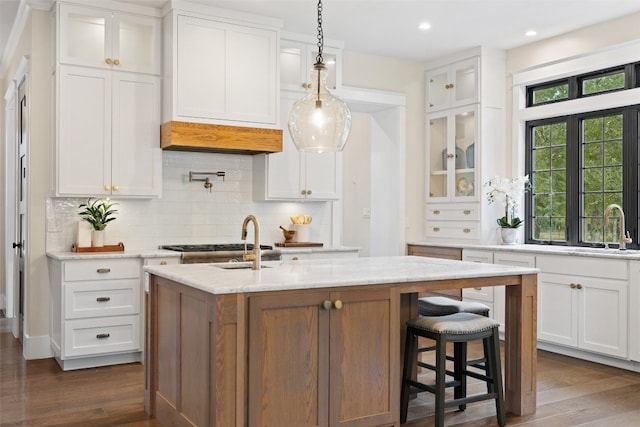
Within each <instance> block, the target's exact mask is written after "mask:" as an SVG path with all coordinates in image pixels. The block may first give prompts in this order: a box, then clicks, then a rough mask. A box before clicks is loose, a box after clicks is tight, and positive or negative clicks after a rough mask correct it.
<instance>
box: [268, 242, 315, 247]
mask: <svg viewBox="0 0 640 427" xmlns="http://www.w3.org/2000/svg"><path fill="white" fill-rule="evenodd" d="M276 246H277V247H279V248H310V247H320V248H321V247H322V246H324V243H315V242H277V243H276Z"/></svg>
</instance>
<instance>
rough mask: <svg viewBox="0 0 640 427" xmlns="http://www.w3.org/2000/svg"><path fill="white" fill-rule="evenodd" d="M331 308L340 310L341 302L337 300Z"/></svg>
mask: <svg viewBox="0 0 640 427" xmlns="http://www.w3.org/2000/svg"><path fill="white" fill-rule="evenodd" d="M333 306H334V307H335V309H336V310H340V309H341V308H342V301H340V300H339V299H337V300H335V301H334V302H333Z"/></svg>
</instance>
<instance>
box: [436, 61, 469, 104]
mask: <svg viewBox="0 0 640 427" xmlns="http://www.w3.org/2000/svg"><path fill="white" fill-rule="evenodd" d="M478 88H479V86H478V58H471V59H468V60H464V61H460V62H457V63H455V64H453V65H447V66H444V67H441V68H436V69H433V70H430V71H427V111H428V112H429V111H438V110H442V109H445V108H454V107H458V106H461V105H467V104H473V103H475V102H478Z"/></svg>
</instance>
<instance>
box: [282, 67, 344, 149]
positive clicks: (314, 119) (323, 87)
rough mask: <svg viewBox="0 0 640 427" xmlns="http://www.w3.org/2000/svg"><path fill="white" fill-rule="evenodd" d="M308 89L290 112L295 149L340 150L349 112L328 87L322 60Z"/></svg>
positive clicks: (314, 69) (289, 125)
mask: <svg viewBox="0 0 640 427" xmlns="http://www.w3.org/2000/svg"><path fill="white" fill-rule="evenodd" d="M311 81H312V82H313V84H312V85H311V88H310V89H309V92H308V93H307V94H306V95H305V96H304V97H303V98H302V99H299V100H298V101H296V102H295V103H294V104H293V107H292V108H291V111H289V120H288V127H289V133H290V134H291V138H292V139H293V143H294V144H295V145H296V147H297V148H298V151H306V152H315V153H324V152H336V151H342V150H343V149H344V146H345V144H346V142H347V138H348V137H349V133H350V132H351V111H349V107H347V104H346V103H344V101H342V100H340V99H339V98H336V97H335V96H333V95H331V93H329V89H327V70H326V68H325V66H324V64H323V63H322V62H318V63H316V64H315V65H314V67H313V72H312V73H311Z"/></svg>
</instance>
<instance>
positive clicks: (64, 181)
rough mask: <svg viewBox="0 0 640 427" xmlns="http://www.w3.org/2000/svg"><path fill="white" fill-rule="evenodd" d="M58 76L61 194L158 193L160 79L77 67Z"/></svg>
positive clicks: (140, 194)
mask: <svg viewBox="0 0 640 427" xmlns="http://www.w3.org/2000/svg"><path fill="white" fill-rule="evenodd" d="M58 75H59V81H58V87H59V94H58V121H57V123H58V150H57V157H56V164H57V167H56V169H57V177H58V182H57V184H58V185H57V194H58V195H60V196H78V195H94V196H109V195H113V196H133V197H159V196H160V194H161V192H162V169H161V168H162V152H161V150H160V144H159V140H160V123H159V117H160V82H159V79H158V78H157V77H155V76H149V75H144V74H133V73H119V72H118V73H112V72H110V71H107V70H100V69H92V68H84V67H75V66H61V67H60V68H59V71H58Z"/></svg>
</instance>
